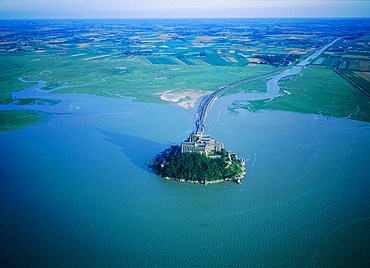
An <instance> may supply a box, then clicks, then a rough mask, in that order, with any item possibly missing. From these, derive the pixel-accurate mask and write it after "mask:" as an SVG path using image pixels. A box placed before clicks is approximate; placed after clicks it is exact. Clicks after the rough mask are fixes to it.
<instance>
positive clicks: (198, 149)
mask: <svg viewBox="0 0 370 268" xmlns="http://www.w3.org/2000/svg"><path fill="white" fill-rule="evenodd" d="M222 149H224V143H223V142H220V141H216V140H215V139H212V138H211V137H210V136H209V135H204V134H203V132H196V133H192V134H191V135H190V137H189V138H188V139H187V140H186V141H183V142H182V143H181V153H200V154H205V155H207V156H208V155H212V154H214V153H215V152H220V151H221V150H222Z"/></svg>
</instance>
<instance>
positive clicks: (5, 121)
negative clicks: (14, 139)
mask: <svg viewBox="0 0 370 268" xmlns="http://www.w3.org/2000/svg"><path fill="white" fill-rule="evenodd" d="M47 116H48V114H47V113H42V112H37V111H22V110H18V111H1V112H0V132H4V131H12V130H17V129H22V128H25V127H27V126H30V125H33V124H37V123H40V122H42V121H43V120H44V119H45V118H47Z"/></svg>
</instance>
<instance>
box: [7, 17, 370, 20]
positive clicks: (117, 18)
mask: <svg viewBox="0 0 370 268" xmlns="http://www.w3.org/2000/svg"><path fill="white" fill-rule="evenodd" d="M104 19H111V20H125V19H127V20H129V19H130V20H132V19H138V20H142V19H158V20H160V19H168V20H178V19H185V20H191V19H205V20H206V19H370V17H240V18H239V17H194V18H192V17H181V18H174V17H163V18H161V17H132V18H119V17H112V18H109V17H106V18H104V17H101V18H94V17H86V18H72V17H71V18H68V17H65V18H53V17H50V18H47V17H45V18H0V20H104Z"/></svg>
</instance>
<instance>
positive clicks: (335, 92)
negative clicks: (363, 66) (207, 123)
mask: <svg viewBox="0 0 370 268" xmlns="http://www.w3.org/2000/svg"><path fill="white" fill-rule="evenodd" d="M253 83H254V84H255V85H258V84H260V85H262V84H263V83H264V80H262V79H259V80H255V81H254V82H253ZM279 85H280V88H281V90H280V92H281V96H279V97H277V98H275V99H273V100H272V101H264V100H261V101H254V102H253V101H252V102H248V103H244V104H243V103H236V104H235V107H230V109H231V111H234V110H235V109H236V108H245V109H248V110H251V111H253V112H256V111H258V110H281V111H293V112H299V113H313V114H322V115H327V116H335V117H339V118H342V117H346V118H347V117H348V118H350V119H355V120H361V121H366V122H370V99H369V97H367V96H366V95H365V94H364V93H362V92H361V91H359V90H357V89H356V88H354V87H353V86H352V85H351V84H350V83H348V82H347V81H346V80H345V79H344V78H342V77H341V76H340V75H338V74H337V73H335V72H334V71H333V70H331V69H327V68H326V67H313V66H312V67H309V68H305V69H303V71H302V75H296V76H291V77H287V78H285V79H284V80H282V81H280V83H279ZM240 87H242V85H240ZM245 89H246V90H248V91H249V90H253V89H254V87H253V86H251V87H245ZM284 90H286V91H287V92H284ZM288 92H289V93H290V94H289V93H288Z"/></svg>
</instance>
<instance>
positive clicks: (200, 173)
mask: <svg viewBox="0 0 370 268" xmlns="http://www.w3.org/2000/svg"><path fill="white" fill-rule="evenodd" d="M148 165H149V166H150V167H153V168H155V169H156V172H157V174H158V175H159V176H160V177H162V178H164V179H167V180H176V181H180V182H188V183H201V184H209V183H218V182H222V181H235V182H237V183H241V182H240V181H241V179H242V178H243V177H244V176H245V174H246V173H245V160H244V159H239V158H238V157H237V156H236V155H235V154H234V153H233V152H227V151H226V150H225V149H224V144H223V143H222V142H219V141H216V140H215V139H212V138H211V137H210V136H209V135H204V134H203V132H196V133H192V134H191V135H190V137H189V138H188V139H187V140H185V141H183V142H182V143H181V146H179V145H175V146H171V147H170V148H168V149H166V150H164V151H163V152H161V153H159V154H157V155H156V156H155V157H154V158H153V159H151V160H149V161H148Z"/></svg>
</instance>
